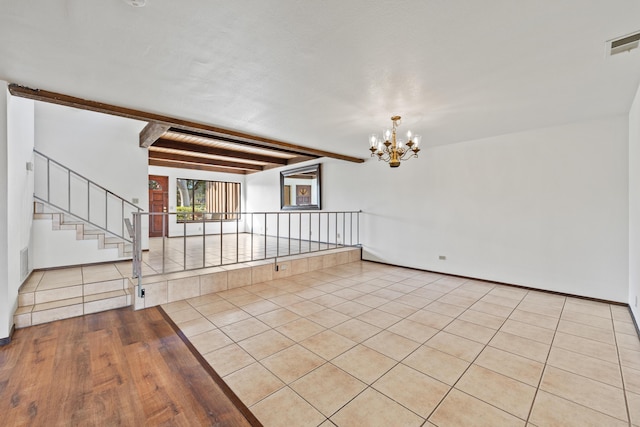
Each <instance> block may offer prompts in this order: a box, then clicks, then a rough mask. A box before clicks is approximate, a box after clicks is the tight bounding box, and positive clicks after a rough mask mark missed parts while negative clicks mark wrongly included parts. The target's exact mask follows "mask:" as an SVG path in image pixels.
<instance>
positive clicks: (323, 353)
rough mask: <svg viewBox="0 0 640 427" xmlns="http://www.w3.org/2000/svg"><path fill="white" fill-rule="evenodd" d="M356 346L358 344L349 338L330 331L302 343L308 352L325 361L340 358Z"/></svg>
mask: <svg viewBox="0 0 640 427" xmlns="http://www.w3.org/2000/svg"><path fill="white" fill-rule="evenodd" d="M356 344H357V343H356V342H354V341H351V340H350V339H349V338H346V337H344V336H342V335H340V334H337V333H335V332H333V331H330V330H326V331H322V332H320V333H319V334H316V335H313V336H311V337H309V338H307V339H305V340H303V341H300V345H302V346H304V347H305V348H306V349H307V350H311V351H312V352H314V353H315V354H317V355H318V356H320V357H322V358H324V359H325V360H331V359H333V358H334V357H337V356H339V355H340V354H342V353H344V352H345V351H347V350H349V349H350V348H352V347H354V346H355V345H356Z"/></svg>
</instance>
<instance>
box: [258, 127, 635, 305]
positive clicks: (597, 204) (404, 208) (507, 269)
mask: <svg viewBox="0 0 640 427" xmlns="http://www.w3.org/2000/svg"><path fill="white" fill-rule="evenodd" d="M366 149H367V147H366V146H363V155H366V154H365V153H366ZM627 154H628V120H627V118H626V117H622V116H621V117H614V118H608V119H603V120H595V121H590V122H582V123H575V124H569V125H565V126H559V127H553V128H545V129H536V130H531V131H527V132H521V133H516V134H510V135H503V136H496V137H492V138H486V139H482V140H477V141H468V142H464V143H459V144H454V145H447V146H440V147H436V148H428V149H425V150H423V151H422V152H421V153H420V158H419V159H412V160H409V161H407V162H403V164H402V165H401V166H400V168H398V169H391V168H389V166H388V165H387V164H385V163H382V162H378V161H376V160H375V159H372V160H369V161H367V162H365V163H364V164H352V163H346V162H340V161H337V160H325V161H323V166H322V167H323V170H322V186H323V188H322V198H323V210H358V209H362V210H363V211H364V214H363V217H362V222H361V240H362V243H363V247H364V258H365V259H370V260H377V261H382V262H387V263H391V264H397V265H403V266H408V267H416V268H421V269H426V270H433V271H440V272H445V273H451V274H459V275H463V276H470V277H476V278H481V279H487V280H495V281H500V282H505V283H512V284H517V285H523V286H531V287H534V288H539V289H546V290H553V291H557V292H566V293H570V294H575V295H584V296H589V297H593V298H603V299H608V300H613V301H620V302H627V299H628V207H629V203H628V181H627V180H628V162H627ZM278 172H279V170H272V171H267V172H264V173H261V174H257V175H250V176H248V177H247V200H248V204H247V208H248V209H249V210H278V208H279V206H278V203H279V189H278V186H279V180H278V179H277V178H278V175H277V173H278ZM439 255H444V256H446V257H447V259H446V260H444V261H441V260H439V259H438V256H439Z"/></svg>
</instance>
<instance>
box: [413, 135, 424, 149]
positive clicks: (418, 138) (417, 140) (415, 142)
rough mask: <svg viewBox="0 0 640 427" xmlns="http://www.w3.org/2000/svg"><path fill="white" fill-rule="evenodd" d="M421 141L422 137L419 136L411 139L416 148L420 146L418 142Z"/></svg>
mask: <svg viewBox="0 0 640 427" xmlns="http://www.w3.org/2000/svg"><path fill="white" fill-rule="evenodd" d="M421 139H422V137H421V136H420V135H416V136H414V137H413V144H414V147H416V148H417V147H418V145H420V140H421Z"/></svg>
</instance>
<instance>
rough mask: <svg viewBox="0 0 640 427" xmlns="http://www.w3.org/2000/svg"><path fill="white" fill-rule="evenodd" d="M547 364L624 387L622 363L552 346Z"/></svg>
mask: <svg viewBox="0 0 640 427" xmlns="http://www.w3.org/2000/svg"><path fill="white" fill-rule="evenodd" d="M547 364H548V365H550V366H554V367H556V368H560V369H564V370H565V371H569V372H573V373H574V374H578V375H582V376H583V377H587V378H591V379H593V380H596V381H600V382H603V383H606V384H609V385H612V386H615V387H619V388H622V377H621V376H620V365H619V364H617V363H611V362H606V361H604V360H601V359H596V358H595V357H590V356H585V355H583V354H580V353H575V352H573V351H569V350H565V349H562V348H560V347H552V348H551V353H549V360H548V361H547Z"/></svg>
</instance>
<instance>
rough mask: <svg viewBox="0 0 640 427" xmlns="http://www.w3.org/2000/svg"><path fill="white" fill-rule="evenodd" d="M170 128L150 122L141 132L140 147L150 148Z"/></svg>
mask: <svg viewBox="0 0 640 427" xmlns="http://www.w3.org/2000/svg"><path fill="white" fill-rule="evenodd" d="M169 128H170V126H169V125H163V124H160V123H157V122H149V123H148V124H147V125H146V126H145V127H144V129H142V130H141V131H140V147H142V148H149V146H151V145H153V144H154V143H155V142H156V141H157V140H158V138H160V137H161V136H162V134H163V133H165V132H166V131H168V130H169Z"/></svg>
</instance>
